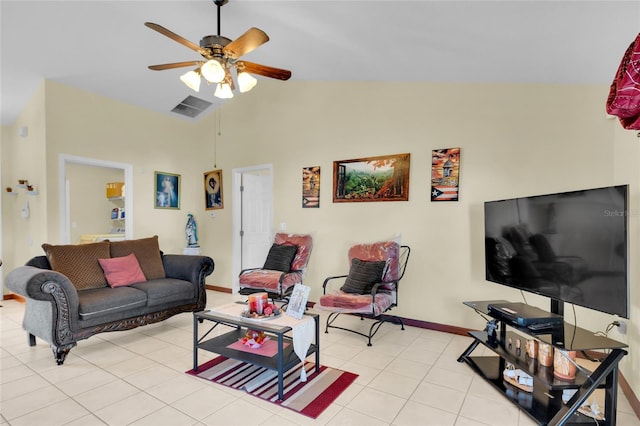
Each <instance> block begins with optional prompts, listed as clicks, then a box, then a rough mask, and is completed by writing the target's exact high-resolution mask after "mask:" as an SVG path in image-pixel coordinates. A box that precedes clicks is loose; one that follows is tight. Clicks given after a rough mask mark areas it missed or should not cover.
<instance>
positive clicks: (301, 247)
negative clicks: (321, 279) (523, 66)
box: [240, 233, 313, 300]
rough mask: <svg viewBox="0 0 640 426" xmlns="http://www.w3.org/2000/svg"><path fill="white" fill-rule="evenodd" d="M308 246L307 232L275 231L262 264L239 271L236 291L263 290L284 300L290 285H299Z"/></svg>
mask: <svg viewBox="0 0 640 426" xmlns="http://www.w3.org/2000/svg"><path fill="white" fill-rule="evenodd" d="M312 247H313V238H312V237H311V235H302V234H285V233H277V234H276V235H275V237H274V241H273V245H272V246H271V249H270V250H269V253H268V254H267V259H266V261H265V264H264V266H263V267H262V268H251V269H244V270H242V272H240V294H244V295H249V294H252V293H257V292H267V293H269V297H272V298H274V299H276V300H286V297H287V296H289V295H290V294H291V292H292V291H293V286H295V285H296V284H302V280H303V278H304V276H305V273H306V271H307V264H308V263H309V257H310V256H311V248H312Z"/></svg>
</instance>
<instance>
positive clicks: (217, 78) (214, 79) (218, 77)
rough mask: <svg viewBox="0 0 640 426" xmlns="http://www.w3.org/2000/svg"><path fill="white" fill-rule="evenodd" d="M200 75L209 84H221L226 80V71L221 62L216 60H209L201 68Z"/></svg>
mask: <svg viewBox="0 0 640 426" xmlns="http://www.w3.org/2000/svg"><path fill="white" fill-rule="evenodd" d="M200 73H202V76H203V77H204V78H206V79H207V81H208V82H209V83H220V82H221V81H222V80H224V77H225V71H224V68H223V66H222V64H221V63H220V62H218V61H217V60H215V59H211V60H208V61H207V62H205V63H204V64H202V66H201V67H200Z"/></svg>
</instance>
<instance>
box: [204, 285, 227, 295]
mask: <svg viewBox="0 0 640 426" xmlns="http://www.w3.org/2000/svg"><path fill="white" fill-rule="evenodd" d="M205 288H206V289H207V290H213V291H219V292H220V293H228V294H231V293H232V290H231V289H230V288H229V287H220V286H217V285H211V284H205Z"/></svg>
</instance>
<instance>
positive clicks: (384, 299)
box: [316, 241, 411, 346]
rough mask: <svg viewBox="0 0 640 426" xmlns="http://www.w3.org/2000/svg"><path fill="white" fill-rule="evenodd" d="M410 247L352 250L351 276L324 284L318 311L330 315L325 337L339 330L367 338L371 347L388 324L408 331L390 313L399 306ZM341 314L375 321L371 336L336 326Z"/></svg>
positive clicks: (380, 244)
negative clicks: (382, 328) (331, 330)
mask: <svg viewBox="0 0 640 426" xmlns="http://www.w3.org/2000/svg"><path fill="white" fill-rule="evenodd" d="M410 253H411V249H410V248H409V246H406V245H400V244H399V243H398V242H396V241H383V242H377V243H372V244H358V245H354V246H352V247H351V248H350V249H349V253H348V258H349V264H350V265H351V267H350V270H349V274H348V275H336V276H330V277H328V278H326V279H325V280H324V282H323V284H322V292H323V295H322V296H320V303H319V304H318V305H316V307H317V308H318V309H321V310H325V311H330V312H331V313H330V314H329V316H328V317H327V322H326V327H325V333H328V332H329V328H337V329H340V330H344V331H349V332H351V333H355V334H359V335H361V336H364V337H366V338H367V340H368V341H367V346H371V339H372V338H373V336H375V334H376V333H377V332H378V330H379V329H380V326H382V324H383V323H385V322H394V323H396V324H399V325H400V326H401V329H402V330H404V322H403V321H402V319H401V318H399V317H397V316H395V315H388V314H386V312H388V311H389V310H391V309H393V308H394V307H396V306H397V305H398V290H399V284H400V280H401V279H402V277H403V276H404V272H405V269H406V268H407V262H408V261H409V254H410ZM340 314H354V315H357V316H359V317H360V319H364V318H369V319H373V320H375V321H374V322H373V324H371V327H370V328H369V332H368V333H366V334H365V333H362V332H360V331H358V330H353V329H350V328H346V327H342V326H338V325H335V324H334V322H335V321H336V320H337V319H338V317H339V316H340Z"/></svg>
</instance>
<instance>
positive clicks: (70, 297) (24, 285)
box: [5, 266, 78, 310]
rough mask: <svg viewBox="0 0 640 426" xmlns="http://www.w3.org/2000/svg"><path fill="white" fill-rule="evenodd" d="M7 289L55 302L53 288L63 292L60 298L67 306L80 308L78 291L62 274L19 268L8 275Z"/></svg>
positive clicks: (24, 295)
mask: <svg viewBox="0 0 640 426" xmlns="http://www.w3.org/2000/svg"><path fill="white" fill-rule="evenodd" d="M5 284H6V286H7V288H8V289H9V290H11V291H13V292H14V293H16V294H19V295H20V296H23V297H26V298H29V299H34V300H44V301H55V298H54V296H53V295H52V293H53V288H52V286H55V287H56V291H58V290H59V291H61V294H60V297H61V298H62V299H64V300H65V301H66V303H67V304H69V305H72V306H74V307H75V308H76V310H77V308H78V291H77V290H76V288H75V287H74V286H73V284H71V281H69V279H68V278H67V277H66V276H64V275H63V274H61V273H60V272H56V271H50V270H47V269H40V268H36V267H33V266H19V267H17V268H16V269H14V270H12V271H11V272H9V273H8V274H7V277H6V279H5Z"/></svg>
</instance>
